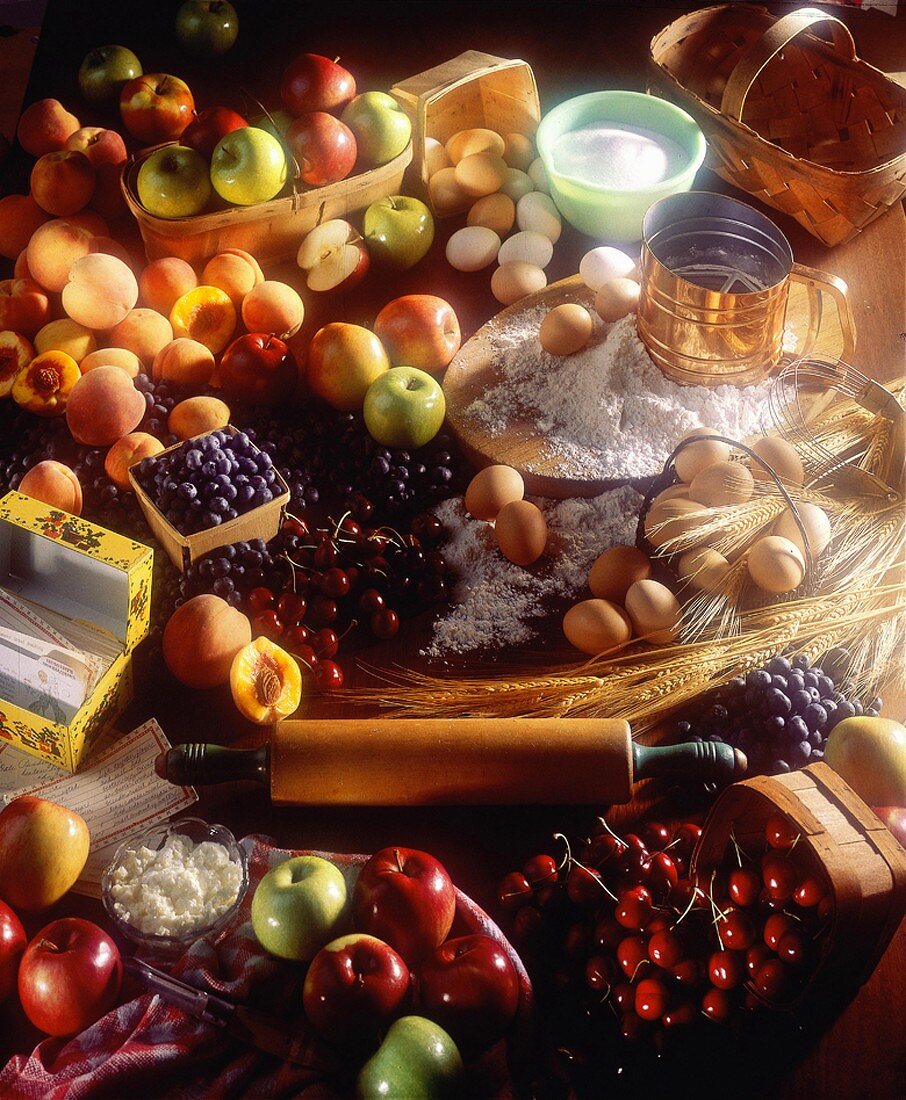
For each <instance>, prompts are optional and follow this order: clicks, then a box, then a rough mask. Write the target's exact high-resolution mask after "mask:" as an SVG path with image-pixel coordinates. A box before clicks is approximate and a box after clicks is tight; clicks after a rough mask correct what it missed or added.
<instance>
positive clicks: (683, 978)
mask: <svg viewBox="0 0 906 1100" xmlns="http://www.w3.org/2000/svg"><path fill="white" fill-rule="evenodd" d="M703 970H704V968H703V966H702V964H701V962H700V961H699V960H698V959H683V960H682V961H681V962H678V963H676V965H675V966H671V967H670V977H671V978H672V979H673V980H674V981H675V982H676V983H677V984H678V985H683V986H687V987H689V988H694V987H695V986H697V985H701V983H702V981H703V979H704V973H703Z"/></svg>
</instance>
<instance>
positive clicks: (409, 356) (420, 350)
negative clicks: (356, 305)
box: [374, 294, 462, 372]
mask: <svg viewBox="0 0 906 1100" xmlns="http://www.w3.org/2000/svg"><path fill="white" fill-rule="evenodd" d="M374 331H375V332H376V333H377V335H378V337H379V338H380V341H381V343H382V344H383V345H384V347H385V348H386V349H387V355H388V356H389V357H390V362H391V364H392V365H393V366H394V367H418V368H419V370H426V371H429V372H431V371H437V370H441V369H442V368H443V367H445V366H446V365H447V364H448V363H449V362H450V360H451V359H452V358H453V356H454V355H455V354H456V353H457V352H458V351H459V347H460V344H461V343H462V333H461V332H460V329H459V320H458V318H457V316H456V313H455V312H454V310H453V307H452V306H451V305H450V303H449V302H445V301H444V300H443V298H438V297H436V295H434V294H404V295H403V297H402V298H394V299H393V300H392V301H390V302H388V303H387V304H386V305H385V306H384V308H383V309H382V310H381V312H380V313H379V314H378V315H377V317H376V318H375V320H374Z"/></svg>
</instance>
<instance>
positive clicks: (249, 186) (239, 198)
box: [211, 126, 286, 206]
mask: <svg viewBox="0 0 906 1100" xmlns="http://www.w3.org/2000/svg"><path fill="white" fill-rule="evenodd" d="M211 183H212V184H213V185H214V190H215V191H216V192H217V194H218V195H219V196H220V197H221V198H222V199H226V201H227V202H232V203H236V205H237V206H251V205H252V203H256V202H267V201H268V199H272V198H273V197H274V196H275V195H276V194H277V193H278V192H279V191H280V190H281V189H282V187H283V184H284V183H286V156H285V154H284V152H283V146H282V145H281V144H280V142H279V141H278V140H277V138H275V137H274V135H273V134H269V133H268V132H267V131H266V130H259V129H258V128H257V127H256V126H244V127H243V128H242V129H241V130H233V131H232V132H231V133H229V134H226V135H224V137H222V138H221V139H220V141H218V142H217V144H216V145H215V146H214V153H213V155H212V156H211Z"/></svg>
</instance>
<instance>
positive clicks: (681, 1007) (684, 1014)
mask: <svg viewBox="0 0 906 1100" xmlns="http://www.w3.org/2000/svg"><path fill="white" fill-rule="evenodd" d="M695 1016H696V1012H695V1005H694V1004H693V1003H692V1002H691V1001H680V1002H679V1003H678V1004H675V1005H674V1006H673V1007H672V1008H670V1009H668V1010H667V1011H666V1012H665V1013H664V1018H663V1024H664V1027H666V1028H673V1027H685V1026H686V1025H687V1024H694V1023H695Z"/></svg>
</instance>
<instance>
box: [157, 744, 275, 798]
mask: <svg viewBox="0 0 906 1100" xmlns="http://www.w3.org/2000/svg"><path fill="white" fill-rule="evenodd" d="M270 759H271V749H270V745H262V746H261V747H260V748H258V749H226V748H224V747H223V745H207V744H204V743H203V742H198V741H193V742H191V743H190V744H187V745H176V746H174V747H173V748H172V749H167V751H166V752H162V753H161V754H160V755H159V756H158V757H157V759H156V760H155V761H154V770H155V772H156V773H157V774H158V775H159V776H160V777H161V779H168V780H169V781H170V782H171V783H176V784H178V785H179V786H185V787H195V786H201V787H203V786H205V785H206V784H208V783H232V782H235V781H237V780H241V779H251V780H254V781H256V782H258V783H265V784H269V783H270V778H271V762H270Z"/></svg>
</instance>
